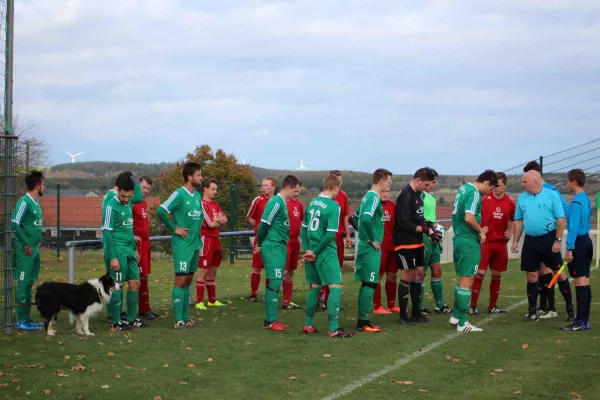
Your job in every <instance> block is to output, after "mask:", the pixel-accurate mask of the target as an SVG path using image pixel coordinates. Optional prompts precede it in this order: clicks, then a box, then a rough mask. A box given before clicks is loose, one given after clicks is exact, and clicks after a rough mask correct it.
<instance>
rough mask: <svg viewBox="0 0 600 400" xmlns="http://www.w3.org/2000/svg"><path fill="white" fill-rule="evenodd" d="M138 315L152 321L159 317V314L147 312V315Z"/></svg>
mask: <svg viewBox="0 0 600 400" xmlns="http://www.w3.org/2000/svg"><path fill="white" fill-rule="evenodd" d="M138 315H139V316H140V317H142V318H144V319H150V320H152V319H156V318H158V317H159V315H158V314H155V313H153V312H152V311H146V312H145V313H139V314H138Z"/></svg>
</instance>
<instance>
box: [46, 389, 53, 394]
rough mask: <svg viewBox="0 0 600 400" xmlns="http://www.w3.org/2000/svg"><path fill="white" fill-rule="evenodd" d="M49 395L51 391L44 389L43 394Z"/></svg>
mask: <svg viewBox="0 0 600 400" xmlns="http://www.w3.org/2000/svg"><path fill="white" fill-rule="evenodd" d="M50 393H52V391H51V390H48V389H45V390H44V394H50Z"/></svg>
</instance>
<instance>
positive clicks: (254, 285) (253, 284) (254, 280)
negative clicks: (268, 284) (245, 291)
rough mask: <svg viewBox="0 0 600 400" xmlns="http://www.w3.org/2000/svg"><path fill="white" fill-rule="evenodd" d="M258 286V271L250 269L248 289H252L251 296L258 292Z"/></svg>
mask: <svg viewBox="0 0 600 400" xmlns="http://www.w3.org/2000/svg"><path fill="white" fill-rule="evenodd" d="M259 286H260V272H254V271H252V275H250V289H251V290H252V296H256V294H257V293H258V287H259Z"/></svg>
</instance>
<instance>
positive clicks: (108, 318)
mask: <svg viewBox="0 0 600 400" xmlns="http://www.w3.org/2000/svg"><path fill="white" fill-rule="evenodd" d="M106 323H107V324H108V325H110V326H113V323H112V318H111V316H110V315H109V316H108V317H106Z"/></svg>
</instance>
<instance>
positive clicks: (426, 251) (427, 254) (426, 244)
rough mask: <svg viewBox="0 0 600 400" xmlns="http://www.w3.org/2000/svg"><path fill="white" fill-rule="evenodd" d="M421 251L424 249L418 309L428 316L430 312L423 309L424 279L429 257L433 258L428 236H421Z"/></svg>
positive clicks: (429, 263)
mask: <svg viewBox="0 0 600 400" xmlns="http://www.w3.org/2000/svg"><path fill="white" fill-rule="evenodd" d="M423 249H424V261H423V279H421V300H420V302H419V309H420V310H421V314H422V315H425V316H427V315H429V314H430V311H429V309H428V308H427V307H425V277H426V276H427V272H428V271H429V269H430V266H431V264H432V262H431V257H432V256H433V243H432V242H431V239H429V236H427V235H425V234H423Z"/></svg>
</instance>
